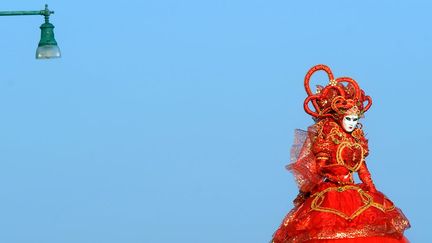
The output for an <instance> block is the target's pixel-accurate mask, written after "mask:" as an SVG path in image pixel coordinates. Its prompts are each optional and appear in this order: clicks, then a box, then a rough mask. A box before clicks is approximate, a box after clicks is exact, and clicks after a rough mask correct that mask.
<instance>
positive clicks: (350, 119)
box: [342, 115, 359, 132]
mask: <svg viewBox="0 0 432 243" xmlns="http://www.w3.org/2000/svg"><path fill="white" fill-rule="evenodd" d="M358 119H359V117H358V115H346V116H344V118H343V119H342V127H343V129H344V130H345V131H347V132H352V131H354V129H355V128H356V126H357V123H358Z"/></svg>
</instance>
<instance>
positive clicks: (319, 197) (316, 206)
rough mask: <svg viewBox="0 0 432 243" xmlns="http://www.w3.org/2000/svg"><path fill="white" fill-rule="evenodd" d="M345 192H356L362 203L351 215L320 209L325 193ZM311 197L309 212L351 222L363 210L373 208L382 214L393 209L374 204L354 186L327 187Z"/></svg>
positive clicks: (364, 192)
mask: <svg viewBox="0 0 432 243" xmlns="http://www.w3.org/2000/svg"><path fill="white" fill-rule="evenodd" d="M346 190H355V191H357V192H358V193H359V195H360V197H361V199H362V201H363V203H364V204H363V205H362V206H361V207H359V208H358V209H357V210H356V211H355V212H354V213H352V214H351V215H347V214H346V213H344V212H341V211H339V210H337V209H334V208H328V207H322V206H321V204H322V203H323V202H324V199H325V194H326V193H327V192H330V191H336V192H340V193H342V192H344V191H346ZM311 197H315V198H314V199H313V200H312V203H311V210H315V211H319V212H325V213H333V214H336V215H338V216H340V217H342V218H344V219H346V220H353V219H354V218H356V217H357V216H359V215H360V214H361V213H363V212H364V211H365V210H367V209H368V208H370V207H375V208H377V209H380V210H381V211H383V212H387V211H391V210H393V209H395V206H394V205H392V206H391V207H389V208H386V207H385V206H384V205H382V204H379V203H377V202H374V200H373V197H372V196H371V195H369V194H368V193H367V192H366V191H364V190H363V189H361V188H360V187H358V186H355V185H345V186H338V187H329V188H327V189H325V190H322V191H320V192H317V193H315V194H313V195H312V196H311Z"/></svg>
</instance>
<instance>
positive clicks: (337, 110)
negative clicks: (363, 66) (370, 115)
mask: <svg viewBox="0 0 432 243" xmlns="http://www.w3.org/2000/svg"><path fill="white" fill-rule="evenodd" d="M319 70H323V71H325V72H326V73H327V75H328V78H329V83H328V85H327V86H325V87H323V86H318V87H317V92H316V93H315V94H313V93H312V91H311V89H310V86H309V81H310V78H311V76H312V74H314V73H315V72H316V71H319ZM344 83H347V85H344ZM304 86H305V89H306V93H307V95H308V97H307V98H306V99H305V101H304V109H305V111H306V113H308V114H309V115H311V116H313V117H314V118H316V119H321V118H326V117H337V118H338V117H340V116H343V115H345V114H357V115H362V114H364V113H365V112H366V111H367V110H368V109H369V108H370V107H371V105H372V98H371V97H369V96H367V95H365V92H364V91H363V90H362V89H360V87H359V85H358V84H357V82H356V81H355V80H354V79H352V78H349V77H340V78H337V79H334V77H333V73H332V72H331V70H330V68H329V67H327V66H326V65H322V64H320V65H316V66H314V67H312V68H311V69H310V70H309V72H307V74H306V76H305V80H304ZM365 101H367V104H366V105H365V104H364V103H365ZM309 102H312V105H313V107H314V108H315V111H313V110H311V109H310V107H309Z"/></svg>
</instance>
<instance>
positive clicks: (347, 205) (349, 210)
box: [272, 182, 409, 243]
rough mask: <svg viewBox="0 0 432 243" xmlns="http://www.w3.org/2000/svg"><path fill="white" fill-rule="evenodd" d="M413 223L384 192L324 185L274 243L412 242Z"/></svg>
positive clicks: (289, 220) (290, 218)
mask: <svg viewBox="0 0 432 243" xmlns="http://www.w3.org/2000/svg"><path fill="white" fill-rule="evenodd" d="M407 228H409V221H408V220H407V218H406V217H405V216H404V215H403V213H402V211H401V210H400V209H398V208H397V207H395V206H394V204H393V202H391V201H390V200H389V199H388V198H386V197H385V196H384V194H383V193H381V192H371V191H367V190H366V188H364V187H363V186H362V184H358V185H355V184H349V185H343V186H339V185H337V184H334V183H332V182H322V183H321V184H320V185H319V186H318V187H317V188H316V189H315V190H314V191H313V192H312V193H311V195H310V196H309V197H308V198H306V199H305V200H304V202H303V203H300V204H299V205H298V206H296V207H295V208H294V209H293V210H291V212H290V213H288V215H287V216H286V217H285V219H284V220H283V222H282V224H281V226H280V227H279V229H278V230H277V231H276V232H275V234H274V236H273V241H272V242H273V243H296V242H317V243H325V242H335V243H345V242H346V243H358V242H380V243H386V242H387V243H396V242H400V243H402V242H408V240H407V239H406V238H405V237H403V232H404V230H405V229H407Z"/></svg>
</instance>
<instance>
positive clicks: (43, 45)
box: [0, 4, 61, 59]
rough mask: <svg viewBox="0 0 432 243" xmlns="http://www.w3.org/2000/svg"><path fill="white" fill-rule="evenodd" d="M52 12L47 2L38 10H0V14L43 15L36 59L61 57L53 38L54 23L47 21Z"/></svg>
mask: <svg viewBox="0 0 432 243" xmlns="http://www.w3.org/2000/svg"><path fill="white" fill-rule="evenodd" d="M51 14H54V11H50V10H49V9H48V4H45V9H44V10H40V11H0V16H16V15H43V16H45V23H43V24H42V25H41V26H40V29H41V39H40V41H39V44H38V48H37V49H36V59H50V58H59V57H61V53H60V49H59V47H58V46H57V41H56V40H55V39H54V25H53V24H51V23H50V22H49V16H50V15H51Z"/></svg>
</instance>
